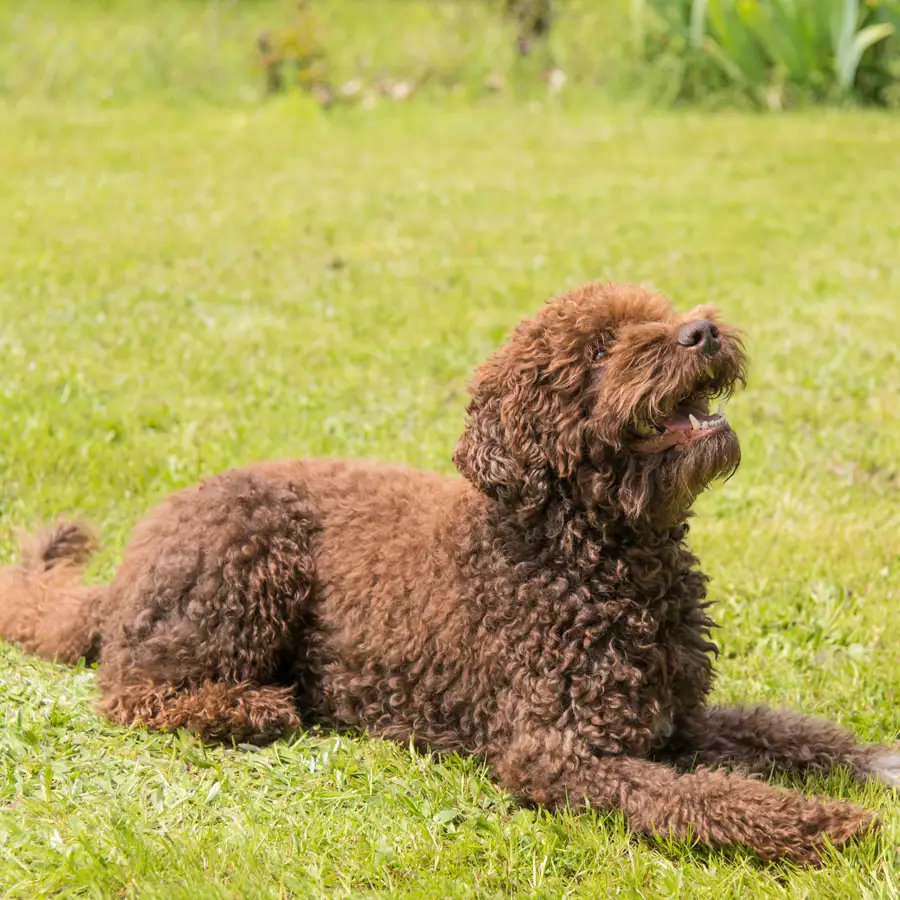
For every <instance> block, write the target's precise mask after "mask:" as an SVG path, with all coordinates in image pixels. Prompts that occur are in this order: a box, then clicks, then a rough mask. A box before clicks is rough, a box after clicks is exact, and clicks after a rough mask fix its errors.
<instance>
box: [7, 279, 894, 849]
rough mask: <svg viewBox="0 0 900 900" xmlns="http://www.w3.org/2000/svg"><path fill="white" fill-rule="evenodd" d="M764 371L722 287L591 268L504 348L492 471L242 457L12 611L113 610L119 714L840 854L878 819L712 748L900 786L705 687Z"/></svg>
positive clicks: (838, 746) (83, 636)
mask: <svg viewBox="0 0 900 900" xmlns="http://www.w3.org/2000/svg"><path fill="white" fill-rule="evenodd" d="M744 376H745V357H744V352H743V348H742V346H741V342H740V338H739V336H738V334H737V333H736V332H735V331H734V330H733V329H731V328H730V327H728V326H727V325H726V324H724V323H722V322H720V321H719V320H718V318H717V316H716V313H715V311H714V310H713V309H712V308H711V307H700V308H698V309H696V310H694V311H692V312H691V313H689V314H687V315H685V316H681V315H678V314H677V313H676V312H675V311H674V310H673V309H672V308H671V307H670V306H669V304H668V302H667V301H666V300H664V299H663V298H662V297H660V296H659V295H656V294H653V293H650V292H648V291H646V290H643V289H641V288H636V287H627V286H625V287H616V286H613V285H600V284H593V285H587V286H585V287H583V288H579V289H577V290H575V291H572V292H570V293H568V294H566V295H564V296H561V297H559V298H556V299H555V300H553V301H551V302H550V303H548V304H547V305H546V306H545V307H544V308H543V309H542V310H540V311H539V312H538V314H537V315H536V316H534V318H532V319H529V320H527V321H525V322H523V323H522V324H520V325H519V326H518V328H517V329H516V330H515V331H514V332H513V334H512V336H511V338H510V339H509V341H508V342H507V343H506V344H505V345H504V346H503V347H501V348H500V349H499V350H498V351H497V352H496V353H495V354H494V355H493V356H492V357H491V358H490V359H489V360H488V361H487V362H486V363H485V364H484V365H483V366H481V367H480V368H479V370H478V371H477V373H476V376H475V379H474V382H473V384H472V399H471V403H470V405H469V410H468V421H467V425H466V429H465V431H464V433H463V435H462V437H461V439H460V441H459V444H458V446H457V448H456V452H455V454H454V460H455V462H456V465H457V467H458V468H459V470H460V471H461V472H462V474H463V475H464V476H465V478H466V480H460V479H447V478H442V477H439V476H437V475H433V474H429V473H425V472H417V471H412V470H409V469H405V468H398V467H390V466H383V465H376V464H372V463H348V462H335V461H324V460H319V461H299V462H279V463H268V464H262V465H257V466H253V467H250V468H246V469H239V470H234V471H231V472H227V473H225V474H223V475H219V476H217V477H215V478H212V479H210V480H209V481H207V482H205V483H204V484H201V485H199V486H197V487H193V488H189V489H188V490H185V491H183V492H181V493H179V494H176V495H175V496H173V497H170V498H169V499H168V500H166V501H165V502H164V503H163V504H162V505H161V506H159V507H158V508H157V509H156V510H154V511H153V512H151V514H150V515H149V516H148V517H147V518H146V519H145V520H144V521H143V522H142V523H141V524H140V525H139V526H138V528H137V529H136V531H135V535H134V538H133V540H132V542H131V544H130V546H129V547H128V549H127V551H126V554H125V559H124V561H123V563H122V565H121V567H120V569H119V571H118V572H117V574H116V576H115V578H114V580H113V582H112V584H111V585H110V586H109V587H108V588H105V589H101V588H85V587H79V586H77V585H76V584H75V582H74V577H75V576H76V574H77V572H78V569H77V564H80V563H81V562H83V558H84V555H85V552H84V551H86V549H87V547H88V541H87V539H86V538H83V532H79V531H77V530H74V531H67V530H66V529H65V527H61V528H58V529H57V531H56V532H54V534H55V537H51V538H50V539H47V540H44V542H43V543H41V544H39V546H38V549H37V550H36V551H34V552H33V553H32V555H31V557H30V558H29V561H27V562H26V563H25V564H23V565H22V566H17V567H10V568H7V569H5V570H3V571H2V574H0V579H2V581H0V633H2V634H3V635H4V636H5V637H7V638H9V639H11V640H15V641H18V642H20V643H22V644H23V645H24V646H26V647H27V648H28V649H30V650H32V651H34V652H37V653H40V654H42V655H44V656H51V657H52V656H57V657H58V658H61V659H67V660H71V659H74V658H76V657H77V656H78V655H79V654H81V655H86V656H91V655H92V653H93V648H94V646H95V642H94V636H95V635H96V634H97V633H98V632H99V633H100V634H101V635H102V647H101V651H100V669H99V675H98V684H99V688H100V692H101V700H100V708H101V709H102V710H103V711H104V712H105V713H106V714H107V715H108V716H109V717H110V718H111V719H113V720H114V721H116V722H121V723H131V722H138V723H143V724H145V725H147V726H150V727H153V728H163V729H173V728H187V729H190V730H192V731H195V732H196V733H198V734H199V735H201V736H203V737H206V738H209V739H228V738H237V739H241V740H248V739H256V738H259V739H266V738H271V737H272V736H274V735H277V734H279V733H281V732H283V731H284V730H287V729H291V728H294V727H295V726H296V725H297V724H298V722H299V717H300V716H303V717H304V718H305V719H306V720H307V721H308V720H310V719H313V718H315V719H317V720H319V721H322V722H325V723H332V724H334V725H337V726H351V727H359V728H364V729H368V730H369V731H371V732H372V733H374V734H376V735H380V736H383V737H386V738H395V739H400V740H404V741H406V740H408V739H410V738H412V739H415V740H417V741H419V742H420V743H422V744H426V745H428V746H430V747H432V748H435V749H437V750H456V751H461V752H466V753H473V754H480V755H482V756H483V757H484V758H486V759H487V760H488V761H489V762H490V763H491V764H492V765H493V767H494V769H495V771H496V773H497V775H498V777H499V779H500V781H501V782H502V783H503V784H504V785H505V786H506V787H507V788H509V790H511V791H512V792H513V793H515V795H516V796H518V797H520V798H522V799H523V800H525V801H530V802H534V803H541V804H546V805H548V806H550V807H559V806H563V805H565V804H574V805H576V806H578V805H581V804H583V803H585V802H589V803H590V805H591V806H593V807H594V808H597V809H619V810H622V811H623V812H624V814H625V816H626V817H627V820H628V822H629V824H630V825H631V827H632V828H634V829H636V830H638V831H643V832H646V833H653V834H659V835H664V836H671V837H676V838H687V837H688V836H689V835H693V836H695V837H696V838H698V839H700V840H702V841H705V842H706V843H708V844H711V845H727V844H744V845H746V846H748V847H751V848H753V849H754V850H755V851H756V852H757V853H758V854H759V855H760V856H762V857H763V858H765V859H774V858H777V857H790V858H792V859H794V860H797V861H800V862H804V863H806V862H813V861H815V860H817V859H818V858H819V856H820V854H821V853H822V851H823V849H824V848H825V847H826V846H827V845H828V844H829V843H831V844H834V845H841V844H843V843H844V842H846V841H847V840H849V839H850V838H851V837H853V836H855V835H858V834H861V833H863V832H865V831H866V830H867V829H868V828H869V827H870V826H871V824H872V816H871V815H870V814H869V813H868V812H866V811H865V810H862V809H859V808H858V807H855V806H852V805H849V804H845V803H838V802H834V801H828V800H820V799H809V798H805V797H803V796H801V795H800V794H798V793H795V792H787V791H783V790H778V789H775V788H773V787H770V786H768V785H766V784H765V783H763V782H761V781H759V780H754V779H752V778H748V777H746V775H739V774H733V773H727V772H723V771H716V770H715V769H714V768H710V767H718V766H729V765H731V766H735V767H739V768H742V769H744V770H747V771H749V772H756V773H765V772H768V771H769V770H772V769H780V770H783V771H803V770H806V769H810V768H815V769H819V770H828V769H830V768H832V767H834V766H847V767H849V768H850V769H851V770H852V771H853V772H854V774H856V775H857V776H858V777H879V778H881V779H882V780H884V781H888V782H891V781H892V780H894V781H896V779H897V776H898V774H900V765H898V760H900V757H897V756H896V755H895V754H892V753H891V752H890V751H888V750H885V749H883V748H865V747H860V746H859V745H857V743H856V742H855V741H854V740H853V738H852V737H851V736H850V735H848V734H846V733H844V732H842V731H840V730H839V729H837V728H836V727H834V726H832V725H829V724H827V723H819V722H814V721H813V720H809V719H806V718H804V717H802V716H799V715H796V714H794V713H789V712H779V711H773V710H767V709H764V708H758V709H751V710H741V709H722V708H719V707H711V706H707V705H706V697H707V695H708V693H709V691H710V687H711V684H712V679H713V670H712V655H713V654H714V653H715V650H716V648H715V645H714V644H713V643H712V641H711V640H710V633H709V632H710V628H711V626H712V624H713V623H712V620H711V619H710V618H709V615H708V613H707V608H708V606H709V604H708V602H707V601H706V599H705V597H706V586H705V585H706V579H705V577H704V576H703V574H702V573H701V572H700V571H699V570H698V568H697V560H696V558H695V557H694V556H693V555H692V554H691V552H690V551H689V549H688V548H687V545H686V543H685V536H686V534H687V520H688V517H689V515H690V506H691V504H692V503H693V501H694V499H695V497H696V496H697V495H698V494H699V493H700V492H701V491H702V490H704V489H705V488H706V487H708V486H709V484H710V483H711V482H712V481H713V480H714V479H715V478H718V477H721V476H726V475H729V474H730V473H732V472H733V471H734V470H735V469H736V467H737V465H738V463H739V461H740V447H739V444H738V440H737V437H736V436H735V434H734V432H733V431H732V430H731V428H730V426H729V425H728V424H727V421H726V420H725V419H724V418H719V417H717V416H716V415H715V414H714V413H712V412H711V411H710V401H711V400H712V399H713V398H714V397H716V396H723V397H724V396H727V395H729V394H730V393H731V392H732V391H733V390H734V389H735V388H736V387H737V386H739V385H740V384H741V383H742V382H743V380H744ZM692 424H693V425H694V426H695V427H693V428H692ZM697 763H699V764H701V768H698V769H696V770H693V771H690V769H692V767H693V766H694V765H695V764H697ZM686 770H687V771H686Z"/></svg>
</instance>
